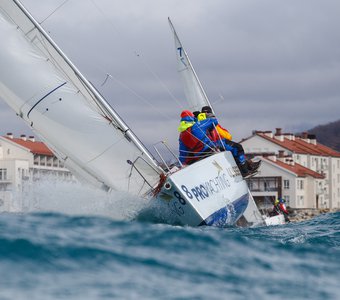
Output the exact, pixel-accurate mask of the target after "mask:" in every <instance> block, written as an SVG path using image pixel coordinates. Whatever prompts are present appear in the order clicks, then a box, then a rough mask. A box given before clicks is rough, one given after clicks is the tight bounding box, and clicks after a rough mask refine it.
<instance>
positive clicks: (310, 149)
mask: <svg viewBox="0 0 340 300" xmlns="http://www.w3.org/2000/svg"><path fill="white" fill-rule="evenodd" d="M256 134H257V135H258V136H260V137H262V138H264V139H266V140H268V141H271V142H273V143H275V144H277V145H280V146H282V147H283V148H286V149H288V150H290V151H292V152H294V153H299V154H311V155H321V156H333V157H340V152H337V151H335V150H333V149H331V148H329V147H327V146H325V145H322V144H319V143H317V144H316V145H314V144H311V143H308V142H306V141H304V140H302V139H301V138H299V137H295V140H289V139H288V138H286V137H284V139H283V141H279V140H277V139H276V138H271V137H269V136H267V135H265V134H264V133H263V132H256Z"/></svg>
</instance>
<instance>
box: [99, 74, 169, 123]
mask: <svg viewBox="0 0 340 300" xmlns="http://www.w3.org/2000/svg"><path fill="white" fill-rule="evenodd" d="M108 79H112V80H114V81H116V82H117V83H118V84H120V85H121V86H122V87H124V88H126V89H127V90H129V91H130V92H131V93H132V94H134V95H135V96H136V97H137V98H139V99H140V100H142V101H143V102H144V103H146V104H148V105H149V106H150V107H152V108H153V109H154V110H156V111H157V112H158V114H160V115H162V116H163V117H164V118H166V119H168V120H172V118H171V117H170V116H169V115H166V114H164V113H163V111H161V110H160V109H159V108H157V107H155V106H154V105H153V104H152V103H151V102H149V101H148V100H147V99H146V98H144V97H143V96H141V95H139V94H138V93H137V92H136V91H135V90H133V89H132V88H130V87H129V86H128V85H126V84H125V83H124V82H122V81H120V80H119V79H117V78H116V77H114V76H112V75H111V74H107V76H106V79H105V80H108ZM104 82H105V81H104Z"/></svg>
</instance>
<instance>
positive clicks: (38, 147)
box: [5, 136, 54, 156]
mask: <svg viewBox="0 0 340 300" xmlns="http://www.w3.org/2000/svg"><path fill="white" fill-rule="evenodd" d="M5 138H6V139H8V140H10V141H12V142H14V143H16V144H18V145H20V146H23V147H25V148H27V149H29V150H30V151H31V152H32V153H33V154H40V155H47V156H53V155H54V154H53V152H52V151H51V150H50V149H49V148H48V147H47V146H46V145H45V144H44V143H43V142H33V141H30V140H26V141H25V140H23V139H21V138H9V137H7V136H5Z"/></svg>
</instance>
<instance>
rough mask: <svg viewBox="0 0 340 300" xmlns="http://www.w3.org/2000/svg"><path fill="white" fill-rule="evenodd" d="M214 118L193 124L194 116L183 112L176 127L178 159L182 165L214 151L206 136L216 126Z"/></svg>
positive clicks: (214, 147)
mask: <svg viewBox="0 0 340 300" xmlns="http://www.w3.org/2000/svg"><path fill="white" fill-rule="evenodd" d="M217 123H218V122H217V120H216V119H214V118H211V119H206V120H203V121H201V122H195V117H194V114H193V113H192V112H191V111H188V110H184V111H183V112H182V113H181V123H180V126H179V127H178V131H179V132H180V136H179V159H180V161H181V163H182V164H184V165H185V164H191V163H193V162H195V161H197V160H199V159H202V158H204V157H206V156H208V155H209V153H211V152H213V151H214V150H215V149H216V144H215V143H214V142H213V141H212V140H211V139H210V138H209V136H208V135H207V134H208V132H209V131H210V130H212V129H213V128H214V125H217Z"/></svg>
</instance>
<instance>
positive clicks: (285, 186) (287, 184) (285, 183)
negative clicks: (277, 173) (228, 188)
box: [283, 179, 289, 190]
mask: <svg viewBox="0 0 340 300" xmlns="http://www.w3.org/2000/svg"><path fill="white" fill-rule="evenodd" d="M283 188H284V189H285V190H288V189H289V180H288V179H285V180H283Z"/></svg>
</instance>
